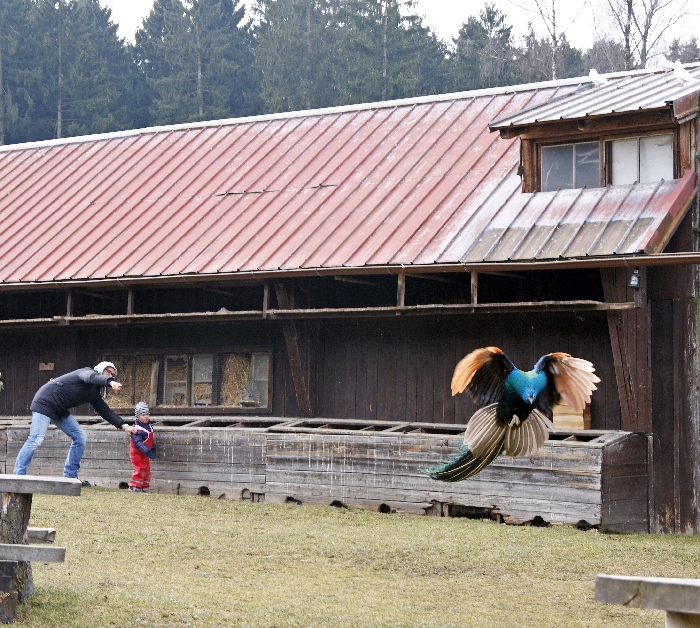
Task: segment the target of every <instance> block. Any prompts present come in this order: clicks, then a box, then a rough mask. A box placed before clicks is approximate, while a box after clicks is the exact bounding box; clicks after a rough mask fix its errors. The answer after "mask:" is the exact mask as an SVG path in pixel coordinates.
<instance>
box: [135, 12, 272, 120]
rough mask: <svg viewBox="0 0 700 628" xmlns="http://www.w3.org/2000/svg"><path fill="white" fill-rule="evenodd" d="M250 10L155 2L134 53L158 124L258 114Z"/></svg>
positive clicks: (257, 80)
mask: <svg viewBox="0 0 700 628" xmlns="http://www.w3.org/2000/svg"><path fill="white" fill-rule="evenodd" d="M244 18H245V8H244V7H243V6H242V5H241V6H240V7H237V6H236V4H234V2H233V1H232V0H192V1H191V2H188V3H187V4H185V3H182V2H180V0H156V2H155V4H154V5H153V9H152V10H151V13H150V14H149V16H148V17H147V18H146V20H145V21H144V25H143V28H142V29H140V30H139V31H138V32H137V33H136V43H135V46H134V54H135V55H136V59H137V62H138V64H139V66H140V68H141V69H142V71H143V73H144V74H145V76H146V77H147V79H148V83H149V85H150V87H151V89H152V90H153V103H152V106H151V116H152V120H153V123H154V124H172V123H177V122H188V121H194V120H210V119H217V118H223V117H230V116H240V115H250V114H254V113H257V112H258V111H259V109H260V102H259V99H258V96H257V92H258V83H259V78H258V76H257V74H256V71H255V69H254V68H253V56H252V36H251V34H250V30H249V28H248V26H247V25H246V24H244V23H243V22H244Z"/></svg>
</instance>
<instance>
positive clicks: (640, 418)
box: [601, 268, 651, 432]
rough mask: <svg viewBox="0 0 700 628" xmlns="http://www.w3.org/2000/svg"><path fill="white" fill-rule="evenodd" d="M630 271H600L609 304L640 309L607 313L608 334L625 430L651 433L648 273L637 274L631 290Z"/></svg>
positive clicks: (620, 269) (611, 269)
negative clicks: (633, 305)
mask: <svg viewBox="0 0 700 628" xmlns="http://www.w3.org/2000/svg"><path fill="white" fill-rule="evenodd" d="M632 274H633V269H631V268H604V269H601V276H602V279H603V290H604V292H605V300H606V301H607V302H613V303H622V302H625V301H635V302H636V303H637V304H638V305H639V307H637V308H635V309H634V310H627V311H623V312H608V314H607V317H608V330H609V333H610V342H611V346H612V353H613V363H614V364H615V379H616V382H617V388H618V392H619V397H620V406H621V413H622V423H621V424H622V429H623V430H626V431H628V432H650V431H651V372H650V368H649V365H650V355H649V352H650V334H651V313H650V308H649V303H648V301H647V269H646V268H640V269H639V270H638V274H639V279H640V287H639V288H637V289H635V288H630V287H629V282H630V278H631V277H632Z"/></svg>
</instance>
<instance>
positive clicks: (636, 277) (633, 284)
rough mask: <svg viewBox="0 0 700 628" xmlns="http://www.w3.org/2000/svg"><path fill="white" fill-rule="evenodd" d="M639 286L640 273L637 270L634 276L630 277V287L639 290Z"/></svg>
mask: <svg viewBox="0 0 700 628" xmlns="http://www.w3.org/2000/svg"><path fill="white" fill-rule="evenodd" d="M639 286H640V281H639V271H638V270H637V269H636V268H635V269H634V272H633V273H632V276H631V277H630V283H629V287H630V288H634V289H635V290H639Z"/></svg>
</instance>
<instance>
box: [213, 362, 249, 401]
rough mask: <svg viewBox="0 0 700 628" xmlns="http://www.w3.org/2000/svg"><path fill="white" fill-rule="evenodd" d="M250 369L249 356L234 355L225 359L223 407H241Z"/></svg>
mask: <svg viewBox="0 0 700 628" xmlns="http://www.w3.org/2000/svg"><path fill="white" fill-rule="evenodd" d="M250 368H251V363H250V357H249V356H246V355H241V354H240V353H232V354H230V355H227V356H226V357H225V358H224V360H223V369H222V372H221V393H220V404H221V405H222V406H238V405H240V403H241V397H243V390H244V389H245V385H246V384H247V383H248V380H249V378H250Z"/></svg>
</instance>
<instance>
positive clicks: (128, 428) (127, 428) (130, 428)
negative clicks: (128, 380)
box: [119, 384, 138, 434]
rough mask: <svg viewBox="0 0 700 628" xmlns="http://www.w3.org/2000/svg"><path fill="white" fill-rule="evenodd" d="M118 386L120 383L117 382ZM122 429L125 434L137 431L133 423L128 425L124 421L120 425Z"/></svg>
mask: <svg viewBox="0 0 700 628" xmlns="http://www.w3.org/2000/svg"><path fill="white" fill-rule="evenodd" d="M119 386H121V384H119ZM122 429H123V430H124V431H125V432H126V433H127V434H136V432H138V430H137V429H136V428H135V427H134V426H133V425H128V424H127V423H124V425H122Z"/></svg>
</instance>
